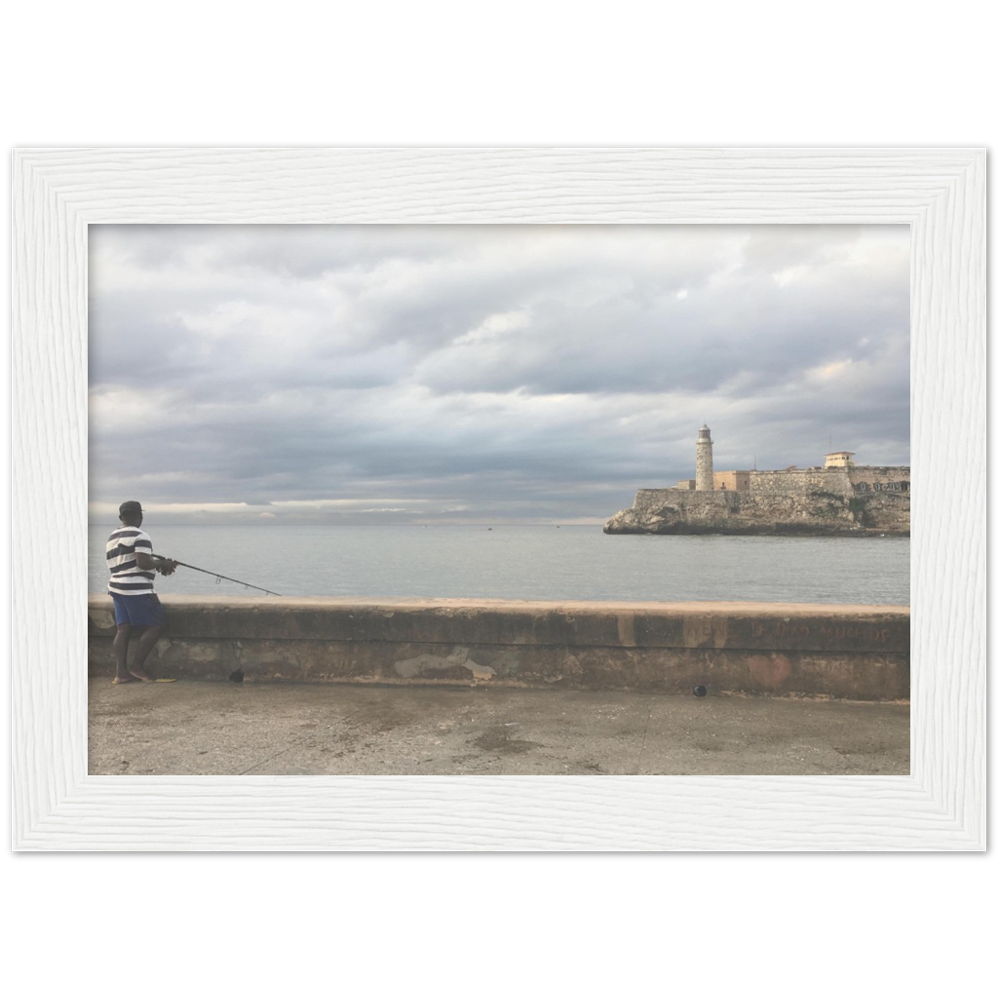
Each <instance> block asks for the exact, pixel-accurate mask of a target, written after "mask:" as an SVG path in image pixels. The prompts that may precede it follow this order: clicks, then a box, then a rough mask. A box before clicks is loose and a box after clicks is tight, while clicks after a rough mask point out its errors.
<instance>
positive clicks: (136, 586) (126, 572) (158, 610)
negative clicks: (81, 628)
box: [106, 500, 177, 684]
mask: <svg viewBox="0 0 1000 1000" xmlns="http://www.w3.org/2000/svg"><path fill="white" fill-rule="evenodd" d="M118 518H119V520H120V521H121V523H122V526H121V527H120V528H119V529H118V530H117V531H113V532H112V533H111V537H110V538H109V539H108V544H107V549H106V555H107V560H108V571H109V572H110V573H111V579H110V581H109V582H108V593H109V594H110V595H111V599H112V600H113V601H114V603H115V624H116V625H117V626H118V631H117V632H116V633H115V639H114V643H113V648H114V651H115V679H114V680H113V681H112V682H111V683H112V684H128V683H129V682H131V681H151V680H152V679H153V678H152V677H150V676H149V674H148V673H146V669H145V667H144V666H143V664H145V662H146V657H147V656H148V655H149V651H150V650H151V649H152V648H153V646H155V645H156V640H157V639H159V638H160V636H161V635H162V634H163V630H164V628H165V627H166V624H167V616H166V612H165V611H164V610H163V605H161V604H160V599H159V598H158V597H157V596H156V594H154V593H153V580H154V579H155V578H156V574H157V573H162V574H163V575H164V576H170V574H171V573H173V571H174V570H175V569H176V568H177V562H176V560H174V559H167V558H165V557H164V556H155V555H153V543H152V541H151V539H150V537H149V535H147V534H146V532H145V531H142V530H140V528H141V525H142V506H141V505H140V503H139V501H138V500H126V501H125V503H123V504H122V505H121V507H119V508H118ZM133 628H136V629H144V630H145V631H143V633H142V635H141V636H140V638H139V642H138V644H137V645H136V647H135V656H134V657H133V659H132V665H131V666H128V647H129V641H130V639H131V637H132V629H133Z"/></svg>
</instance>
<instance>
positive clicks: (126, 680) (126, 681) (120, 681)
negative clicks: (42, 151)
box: [111, 674, 135, 684]
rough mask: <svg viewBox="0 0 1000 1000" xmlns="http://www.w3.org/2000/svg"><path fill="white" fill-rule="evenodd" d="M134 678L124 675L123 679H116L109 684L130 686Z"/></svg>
mask: <svg viewBox="0 0 1000 1000" xmlns="http://www.w3.org/2000/svg"><path fill="white" fill-rule="evenodd" d="M134 680H135V678H134V677H131V676H129V675H128V674H126V675H125V676H124V677H116V678H115V679H114V680H113V681H112V682H111V683H112V684H131V683H132V681H134Z"/></svg>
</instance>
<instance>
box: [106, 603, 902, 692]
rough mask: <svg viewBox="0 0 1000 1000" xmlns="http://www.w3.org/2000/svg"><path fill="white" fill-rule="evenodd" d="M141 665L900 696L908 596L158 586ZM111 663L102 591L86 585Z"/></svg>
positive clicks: (202, 674) (203, 672)
mask: <svg viewBox="0 0 1000 1000" xmlns="http://www.w3.org/2000/svg"><path fill="white" fill-rule="evenodd" d="M162 600H163V605H164V607H165V608H166V611H167V615H168V621H169V624H168V632H167V634H165V636H164V637H163V638H161V639H160V641H159V642H158V643H157V645H156V647H155V649H154V650H153V652H152V653H151V654H150V658H149V660H148V661H147V666H148V667H149V669H150V670H151V672H152V673H153V674H154V676H161V677H163V676H170V677H177V678H182V679H185V678H187V679H201V680H225V679H227V678H228V677H229V675H230V673H231V672H232V671H234V670H236V669H237V668H239V669H240V670H242V671H243V674H244V676H245V678H246V680H247V681H250V682H253V681H313V682H319V681H334V682H337V681H339V682H354V683H381V684H449V683H450V684H456V683H460V684H470V683H471V684H479V685H488V686H503V687H544V688H560V687H561V688H573V689H593V690H601V689H603V690H633V691H660V692H665V693H687V694H689V693H690V692H691V690H692V688H693V687H694V686H695V685H700V684H701V685H705V686H706V687H707V688H708V690H709V693H713V694H715V693H723V692H732V693H745V694H772V695H800V696H829V697H833V698H849V699H862V700H898V699H906V698H908V697H909V662H910V658H909V649H910V609H909V608H908V607H899V606H882V605H880V606H864V605H857V606H854V605H850V606H847V605H825V604H824V605H821V604H812V605H808V604H754V603H717V602H690V603H670V604H667V603H646V602H636V603H609V602H558V603H555V602H533V601H530V602H529V601H485V600H402V599H400V600H388V599H363V598H295V599H290V598H276V597H269V598H262V599H258V598H217V597H208V596H205V597H202V596H198V597H165V598H162ZM88 610H89V621H90V624H89V640H90V641H89V671H90V674H91V676H94V677H98V676H107V677H109V678H110V677H111V676H112V675H113V672H114V668H113V657H112V650H111V641H112V638H113V636H114V631H115V628H114V615H113V609H112V604H111V599H110V598H109V597H106V596H103V595H91V596H90V600H89V609H88Z"/></svg>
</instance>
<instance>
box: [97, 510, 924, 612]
mask: <svg viewBox="0 0 1000 1000" xmlns="http://www.w3.org/2000/svg"><path fill="white" fill-rule="evenodd" d="M143 527H144V528H145V530H146V531H148V533H149V535H150V537H151V538H152V539H153V545H154V547H155V550H156V552H158V553H160V554H162V555H167V556H171V557H173V558H175V559H180V560H181V561H183V562H186V563H191V564H193V565H195V566H200V567H202V568H203V569H208V570H211V571H213V572H215V573H221V574H224V575H226V576H231V577H235V578H237V579H239V580H245V581H246V582H248V583H253V584H256V585H257V586H259V587H266V588H267V589H268V590H273V591H276V592H278V593H280V594H282V595H284V596H287V597H303V596H313V597H320V596H331V597H332V596H351V597H486V598H489V597H493V598H512V599H518V600H536V601H544V600H598V601H617V600H625V601H705V600H716V601H729V600H745V601H798V602H807V603H825V604H907V605H908V604H909V603H910V541H909V539H907V538H740V537H722V536H698V537H693V536H686V537H685V536H652V535H605V534H604V533H603V532H602V531H601V529H600V527H597V526H594V527H589V526H588V527H580V526H574V527H565V526H564V527H560V528H556V527H554V526H544V527H543V526H498V527H494V528H493V529H492V530H487V529H486V528H484V527H466V526H452V525H448V526H430V527H426V528H424V527H419V526H417V527H411V526H391V527H375V526H355V527H343V526H339V527H311V526H303V525H295V526H291V527H289V526H284V525H282V526H279V525H249V526H248V525H232V526H227V527H209V526H207V525H197V526H184V527H179V526H172V525H165V526H162V527H160V526H157V525H156V524H155V523H154V522H152V521H149V522H147V523H146V524H145V525H144V526H143ZM113 528H114V526H113V525H108V526H91V529H90V590H91V592H92V593H104V592H106V590H107V570H106V569H105V560H104V545H105V542H106V540H107V536H108V535H109V534H110V533H111V531H112V530H113ZM156 589H157V591H158V592H159V593H160V594H161V595H164V596H167V595H170V594H215V595H218V596H244V597H246V596H253V595H254V594H255V593H257V592H256V591H253V590H247V589H245V588H243V587H241V586H239V585H237V584H233V583H228V582H226V581H225V580H222V581H220V582H218V583H217V582H216V580H215V578H214V577H212V576H206V575H204V574H202V573H196V572H194V571H192V570H189V569H184V568H180V569H178V571H177V572H176V573H175V574H174V575H173V576H172V577H169V578H162V577H158V578H157V582H156Z"/></svg>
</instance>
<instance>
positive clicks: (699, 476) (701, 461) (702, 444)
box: [694, 424, 715, 490]
mask: <svg viewBox="0 0 1000 1000" xmlns="http://www.w3.org/2000/svg"><path fill="white" fill-rule="evenodd" d="M694 488H695V489H696V490H711V489H714V488H715V487H714V478H713V475H712V432H711V431H710V430H709V429H708V424H702V426H701V429H700V430H699V431H698V445H697V452H696V454H695V461H694Z"/></svg>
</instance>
